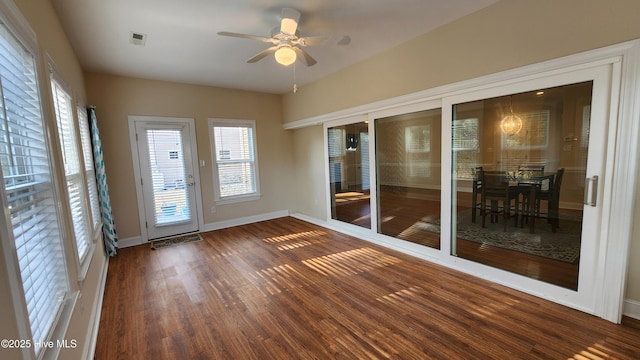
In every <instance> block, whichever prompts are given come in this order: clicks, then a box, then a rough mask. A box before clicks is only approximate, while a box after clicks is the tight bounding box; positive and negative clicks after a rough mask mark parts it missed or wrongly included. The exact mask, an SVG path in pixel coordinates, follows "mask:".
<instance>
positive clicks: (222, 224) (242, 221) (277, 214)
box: [202, 210, 289, 232]
mask: <svg viewBox="0 0 640 360" xmlns="http://www.w3.org/2000/svg"><path fill="white" fill-rule="evenodd" d="M285 216H289V211H288V210H280V211H273V212H270V213H266V214H260V215H253V216H247V217H242V218H237V219H231V220H223V221H218V222H214V223H209V224H205V225H204V229H202V232H204V231H213V230H219V229H224V228H229V227H234V226H240V225H246V224H251V223H254V222H258V221H265V220H272V219H277V218H281V217H285Z"/></svg>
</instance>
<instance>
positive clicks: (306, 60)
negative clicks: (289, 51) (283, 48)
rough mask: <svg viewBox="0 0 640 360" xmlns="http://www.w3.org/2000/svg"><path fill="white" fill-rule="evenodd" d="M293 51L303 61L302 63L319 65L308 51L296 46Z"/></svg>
mask: <svg viewBox="0 0 640 360" xmlns="http://www.w3.org/2000/svg"><path fill="white" fill-rule="evenodd" d="M293 51H295V52H296V55H298V57H299V58H300V59H302V62H303V63H304V64H305V65H307V66H313V65H315V64H316V63H317V61H316V59H314V58H312V57H311V55H309V54H308V53H307V52H306V51H304V50H302V49H300V48H299V47H297V46H294V47H293Z"/></svg>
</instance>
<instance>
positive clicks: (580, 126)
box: [452, 81, 593, 290]
mask: <svg viewBox="0 0 640 360" xmlns="http://www.w3.org/2000/svg"><path fill="white" fill-rule="evenodd" d="M592 90H593V82H591V81H589V82H583V83H576V84H571V85H565V86H559V87H553V88H546V89H539V90H536V91H530V92H525V93H518V94H512V95H508V96H502V97H496V98H488V99H483V100H478V101H473V102H467V103H461V104H456V105H454V107H453V124H452V174H453V179H452V182H453V189H456V192H455V193H454V194H453V196H454V198H453V199H452V200H453V201H454V204H457V206H456V208H454V209H453V211H454V212H455V216H454V219H456V221H455V229H456V239H455V240H456V241H455V248H454V249H452V252H453V253H454V254H455V255H457V256H458V257H461V258H465V259H468V260H472V261H475V262H479V263H482V264H485V265H489V266H492V267H496V268H500V269H503V270H507V271H510V272H514V273H518V274H521V275H525V276H528V277H531V278H535V279H538V280H541V281H544V282H547V283H551V284H554V285H558V286H561V287H564V288H567V289H571V290H577V289H578V273H579V257H580V250H581V239H582V219H583V197H584V193H585V178H586V176H587V173H586V169H587V155H588V146H589V136H590V131H589V129H590V119H591V97H592Z"/></svg>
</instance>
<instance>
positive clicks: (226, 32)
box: [218, 31, 273, 43]
mask: <svg viewBox="0 0 640 360" xmlns="http://www.w3.org/2000/svg"><path fill="white" fill-rule="evenodd" d="M218 35H221V36H231V37H235V38H241V39H251V40H258V41H262V42H268V43H272V42H273V40H272V39H271V38H268V37H264V36H257V35H248V34H239V33H234V32H228V31H219V32H218Z"/></svg>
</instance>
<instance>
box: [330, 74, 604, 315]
mask: <svg viewBox="0 0 640 360" xmlns="http://www.w3.org/2000/svg"><path fill="white" fill-rule="evenodd" d="M612 69H613V68H612V65H610V64H606V65H598V66H593V67H583V68H581V69H577V70H573V71H565V72H555V73H550V74H548V75H546V76H541V75H539V76H532V77H529V78H526V79H518V81H505V82H500V83H496V84H493V85H492V86H488V85H486V84H485V85H482V86H477V87H476V88H474V89H463V90H461V91H458V92H456V93H455V94H448V95H443V96H442V98H440V99H435V100H434V99H429V100H424V101H422V102H414V103H411V104H409V105H406V106H398V107H394V108H388V109H381V110H378V111H377V112H373V113H369V114H366V116H360V117H357V118H354V120H353V121H352V122H351V123H348V122H347V121H346V120H336V121H337V122H338V124H337V125H335V126H328V125H327V126H325V131H326V139H327V142H326V144H327V154H328V167H327V173H328V183H329V190H330V209H331V211H330V218H331V219H332V220H338V221H339V222H338V223H336V224H335V225H337V226H343V225H344V224H345V223H347V224H351V225H357V226H358V228H353V230H356V229H357V231H355V233H357V234H358V235H364V236H366V238H367V239H368V240H372V241H375V242H379V243H382V244H384V245H389V246H391V247H394V248H396V249H398V250H401V251H407V252H409V253H411V254H416V255H418V256H423V257H426V258H431V259H434V260H436V261H437V262H439V263H442V264H445V265H447V266H451V267H455V268H457V269H461V270H463V271H466V272H469V273H473V274H481V275H482V276H483V277H486V278H491V279H492V280H494V281H496V282H499V283H503V284H507V285H510V286H513V287H516V288H518V289H522V290H525V291H528V292H531V293H535V294H542V295H543V296H544V297H547V298H552V299H559V300H558V301H559V302H561V303H564V304H571V305H572V306H573V307H577V308H580V309H594V308H596V306H597V304H596V300H595V299H596V298H597V296H596V295H597V288H598V281H599V278H598V276H597V274H598V266H601V265H598V264H599V262H602V261H603V254H602V252H601V247H602V240H601V238H602V235H601V232H602V231H603V229H604V228H605V227H603V222H602V218H603V211H605V210H604V207H603V205H602V203H603V197H602V191H603V190H606V187H605V184H606V183H607V180H608V179H606V177H605V176H604V175H605V173H606V172H605V170H606V167H605V163H606V161H607V159H609V158H610V157H611V154H608V151H607V150H608V149H609V147H610V146H609V145H610V143H611V141H610V137H609V133H610V131H611V130H610V127H611V126H613V125H611V124H612V121H610V120H609V119H610V118H611V116H612V113H611V112H610V110H609V106H610V103H611V101H612V100H611V99H612V93H611V91H610V88H611V84H612V76H613V74H614V72H613V71H612ZM363 119H366V121H365V120H363ZM369 139H371V144H370V143H369V142H370V141H369ZM608 144H609V145H608ZM604 202H605V203H606V201H604ZM363 228H364V229H363ZM345 229H349V227H348V226H347V227H345ZM601 285H602V284H600V285H599V286H601Z"/></svg>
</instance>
